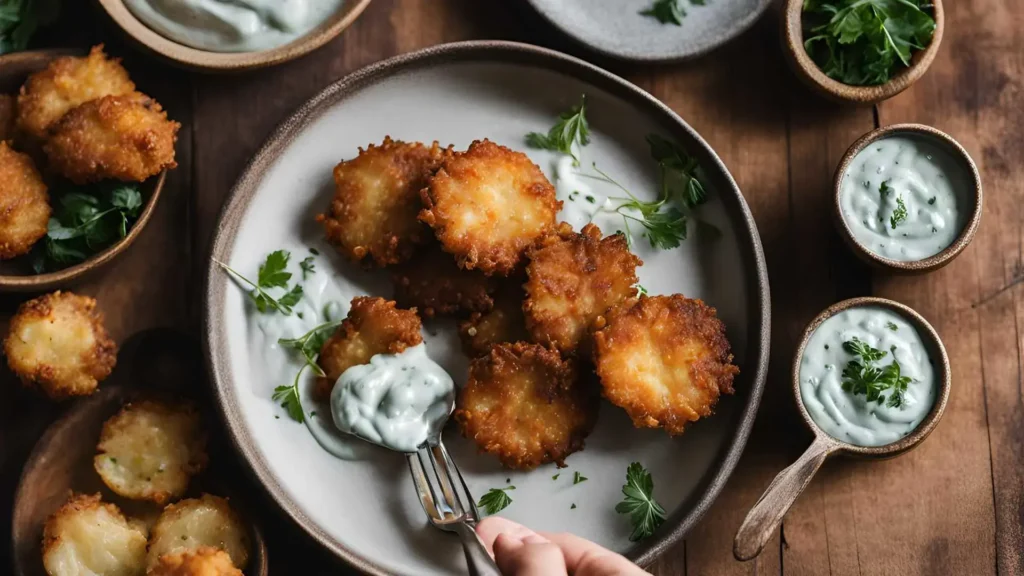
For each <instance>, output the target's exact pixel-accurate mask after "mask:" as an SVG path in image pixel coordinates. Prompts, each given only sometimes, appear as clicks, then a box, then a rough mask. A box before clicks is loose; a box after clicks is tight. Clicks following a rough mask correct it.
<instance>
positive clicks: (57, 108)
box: [0, 45, 180, 291]
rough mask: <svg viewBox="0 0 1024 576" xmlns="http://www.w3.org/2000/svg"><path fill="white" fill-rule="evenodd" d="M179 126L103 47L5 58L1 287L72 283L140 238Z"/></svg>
mask: <svg viewBox="0 0 1024 576" xmlns="http://www.w3.org/2000/svg"><path fill="white" fill-rule="evenodd" d="M179 127H180V125H179V124H178V123H177V122H174V121H173V120H170V119H168V117H167V113H166V112H165V111H164V110H163V108H162V107H161V106H160V104H159V103H158V102H157V101H156V100H154V99H153V98H151V97H149V96H147V95H145V94H143V93H142V92H139V91H138V90H137V89H136V86H135V84H134V83H133V82H132V81H131V78H130V77H129V75H128V72H127V71H126V70H125V68H124V67H123V66H122V65H121V63H120V61H119V60H118V59H116V58H112V57H110V56H108V55H107V54H106V53H105V52H104V50H103V46H102V45H100V46H95V47H93V48H92V49H91V50H90V51H89V52H88V53H87V54H80V53H70V52H67V51H41V52H21V53H14V54H8V55H4V56H0V207H2V213H3V226H0V290H6V291H42V290H48V289H52V288H55V287H59V286H63V285H66V284H68V283H70V282H72V281H73V280H75V279H77V278H79V277H81V276H82V275H84V274H87V273H88V272H90V271H92V270H95V269H96V268H98V267H100V266H102V265H104V264H106V263H107V262H109V261H111V260H112V259H114V258H115V257H116V256H117V255H118V254H120V253H121V252H123V251H124V250H125V249H126V248H127V247H128V246H130V245H131V244H132V243H133V242H134V241H135V239H136V238H137V237H138V236H139V234H140V233H141V232H142V229H143V228H144V227H145V226H146V223H147V222H148V221H149V218H150V217H151V216H152V214H153V211H154V209H155V207H156V203H157V200H158V199H159V198H160V192H161V190H162V189H163V184H164V179H165V177H166V172H167V170H169V169H173V168H174V167H176V166H177V163H176V162H175V159H174V157H175V152H174V146H175V142H176V140H177V131H178V128H179Z"/></svg>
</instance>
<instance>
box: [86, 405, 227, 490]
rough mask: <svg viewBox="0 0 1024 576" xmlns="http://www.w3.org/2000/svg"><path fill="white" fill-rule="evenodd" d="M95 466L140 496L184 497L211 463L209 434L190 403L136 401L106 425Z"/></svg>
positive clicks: (106, 479) (114, 485)
mask: <svg viewBox="0 0 1024 576" xmlns="http://www.w3.org/2000/svg"><path fill="white" fill-rule="evenodd" d="M96 451H97V452H98V453H97V454H96V456H95V457H94V458H93V467H94V468H95V469H96V473H97V474H99V475H100V478H102V479H103V483H104V484H106V485H107V487H108V488H110V489H111V490H113V491H114V492H116V493H117V494H120V495H121V496H124V497H125V498H132V499H135V500H152V501H153V502H156V503H157V504H164V503H166V502H169V501H170V500H173V499H176V498H180V497H181V496H182V495H183V494H184V493H185V489H186V488H188V482H189V479H190V478H191V477H192V476H194V475H196V474H198V473H199V472H200V471H201V470H202V469H203V468H204V467H205V466H206V460H207V457H206V438H205V436H204V434H203V430H202V423H201V422H200V419H199V413H198V412H197V411H196V409H195V407H194V406H192V405H191V404H190V403H188V402H181V403H177V404H164V403H162V402H156V401H153V400H143V401H141V402H133V403H131V404H127V405H125V406H124V407H123V408H121V411H120V412H118V413H117V414H115V415H114V416H112V417H111V418H110V419H108V420H107V421H106V422H104V423H103V432H102V433H101V434H100V443H99V445H98V446H96Z"/></svg>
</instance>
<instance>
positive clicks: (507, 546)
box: [494, 534, 568, 576]
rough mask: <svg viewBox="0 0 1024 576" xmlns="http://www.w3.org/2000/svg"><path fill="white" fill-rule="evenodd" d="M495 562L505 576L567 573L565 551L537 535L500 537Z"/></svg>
mask: <svg viewBox="0 0 1024 576" xmlns="http://www.w3.org/2000/svg"><path fill="white" fill-rule="evenodd" d="M494 562H495V563H496V564H497V565H498V569H499V570H501V573H502V574H504V575H505V576H555V575H558V574H567V573H568V572H567V571H566V568H565V558H563V557H562V550H561V549H560V548H559V547H558V546H556V545H554V544H552V543H551V542H549V541H548V540H547V539H545V538H543V537H542V536H538V535H537V534H530V535H527V536H525V537H522V538H520V537H517V536H512V535H509V534H499V535H498V537H497V538H496V539H495V540H494Z"/></svg>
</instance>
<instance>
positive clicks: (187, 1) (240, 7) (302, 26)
mask: <svg viewBox="0 0 1024 576" xmlns="http://www.w3.org/2000/svg"><path fill="white" fill-rule="evenodd" d="M343 2H344V0H124V4H125V6H127V7H128V9H129V10H130V11H131V13H132V14H134V15H135V17H136V18H138V19H139V20H140V21H141V22H142V23H143V24H145V25H146V26H148V27H149V28H151V29H152V30H153V31H155V32H157V33H159V34H160V35H162V36H164V37H166V38H168V39H169V40H173V41H175V42H177V43H179V44H184V45H186V46H191V47H192V48H198V49H200V50H208V51H211V52H258V51H261V50H269V49H271V48H276V47H278V46H283V45H285V44H287V43H289V42H291V41H293V40H295V39H297V38H299V37H300V36H303V35H305V34H306V33H308V32H309V31H310V30H312V29H313V28H316V27H317V26H318V25H320V24H321V23H323V22H324V21H325V20H327V18H328V17H330V16H331V15H332V14H334V13H336V12H337V11H338V9H339V8H340V7H341V5H342V3H343Z"/></svg>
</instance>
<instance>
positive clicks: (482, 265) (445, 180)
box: [420, 140, 562, 276]
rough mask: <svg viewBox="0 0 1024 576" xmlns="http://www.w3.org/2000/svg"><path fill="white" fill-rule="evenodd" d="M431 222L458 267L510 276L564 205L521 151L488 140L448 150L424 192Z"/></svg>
mask: <svg viewBox="0 0 1024 576" xmlns="http://www.w3.org/2000/svg"><path fill="white" fill-rule="evenodd" d="M420 195H421V197H422V199H423V204H424V208H423V210H422V211H421V212H420V220H422V221H424V222H426V223H427V224H428V225H429V226H430V227H431V228H433V229H434V233H435V234H436V235H437V238H438V240H440V241H441V244H442V246H443V247H444V249H445V251H447V252H450V253H451V254H454V255H455V259H456V260H457V261H458V263H459V265H460V266H461V267H463V268H466V269H479V270H480V271H482V272H483V273H484V274H488V275H494V274H497V275H501V276H507V275H509V274H511V273H512V272H513V271H515V269H516V268H517V267H518V266H519V264H520V261H521V260H522V255H523V251H524V250H525V249H526V247H527V246H529V245H530V244H531V243H532V242H533V241H534V240H535V239H536V238H537V237H538V236H540V235H541V234H543V233H545V232H547V231H548V230H550V229H551V228H553V227H554V225H555V215H556V214H557V213H558V211H559V210H560V209H561V208H562V203H561V202H560V201H559V200H557V199H556V198H555V188H554V186H552V185H551V183H550V182H548V179H547V178H546V177H545V176H544V173H543V172H541V170H540V168H538V167H537V165H536V164H534V163H533V162H531V161H530V159H529V158H528V157H527V156H526V155H525V154H523V153H522V152H515V151H513V150H509V149H508V148H505V147H504V146H499V145H497V144H495V143H493V142H491V141H489V140H483V141H480V140H478V141H476V142H473V143H472V144H471V145H470V146H469V149H468V150H466V151H465V152H459V153H452V152H450V151H449V152H447V153H446V154H445V159H444V162H443V164H442V165H441V168H440V169H439V170H438V171H437V172H436V173H435V174H434V175H433V176H431V177H430V179H429V184H428V186H427V187H426V188H424V189H423V190H422V192H421V193H420Z"/></svg>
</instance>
